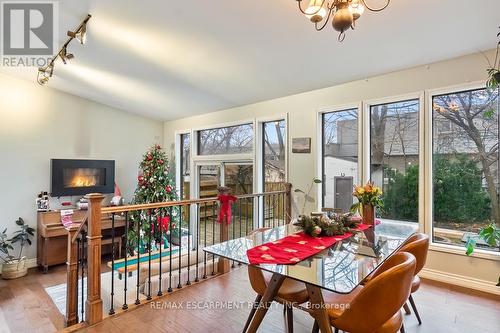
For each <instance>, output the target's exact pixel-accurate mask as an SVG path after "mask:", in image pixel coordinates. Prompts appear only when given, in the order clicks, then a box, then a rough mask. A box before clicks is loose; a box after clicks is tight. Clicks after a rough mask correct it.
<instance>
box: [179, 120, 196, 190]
mask: <svg viewBox="0 0 500 333" xmlns="http://www.w3.org/2000/svg"><path fill="white" fill-rule="evenodd" d="M185 134H189V149H190V152H191V154H190V155H191V156H192V155H193V154H192V149H193V133H192V131H191V130H190V129H184V130H177V131H175V157H176V163H175V185H176V186H175V189H176V191H177V196H178V197H179V198H181V188H180V187H181V180H182V161H181V159H182V158H183V155H184V154H183V153H182V136H183V135H185ZM177 157H179V158H178V159H177ZM192 168H193V164H192V158H190V160H189V170H190V172H191V173H192V170H193V169H192ZM190 176H191V175H190ZM189 192H190V193H192V180H191V181H190V183H189Z"/></svg>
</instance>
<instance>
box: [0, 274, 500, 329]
mask: <svg viewBox="0 0 500 333" xmlns="http://www.w3.org/2000/svg"><path fill="white" fill-rule="evenodd" d="M65 272H66V271H65V267H64V265H63V266H59V267H55V268H51V271H50V273H49V274H47V275H44V274H41V273H39V272H38V271H37V270H36V269H32V270H30V273H29V274H28V276H27V277H25V278H22V279H18V280H12V281H5V280H0V333H22V332H55V331H57V330H59V329H62V328H63V327H64V318H63V317H62V315H61V314H60V313H59V312H58V310H57V308H56V307H55V305H54V304H53V303H52V300H51V299H50V297H49V296H48V295H47V294H46V293H45V290H44V288H46V287H48V286H52V285H56V284H60V283H63V282H64V281H65V277H66V275H65ZM423 282H424V283H423V284H422V287H421V290H420V291H419V292H417V293H416V294H415V295H414V298H415V302H416V303H417V307H418V309H419V312H420V314H421V317H422V319H423V324H422V326H418V324H417V320H416V319H415V317H414V316H413V314H412V315H410V316H405V327H406V331H407V332H418V333H423V332H432V333H441V332H442V333H445V332H446V333H449V332H484V333H488V332H491V333H493V332H500V320H499V318H500V297H498V296H494V295H489V294H483V293H479V292H475V291H471V290H468V289H463V288H458V287H454V286H449V285H446V284H441V283H436V282H431V281H427V280H425V281H423ZM254 297H255V295H254V293H253V291H252V290H251V288H250V285H249V282H248V278H247V273H246V269H245V268H244V267H243V268H240V269H235V270H234V271H232V272H231V273H230V274H227V275H224V276H220V277H217V278H214V279H211V280H209V281H206V282H203V283H200V284H197V285H194V286H191V287H185V288H184V289H183V290H180V291H178V292H175V293H173V294H171V295H167V296H165V297H163V298H162V299H160V302H159V303H153V304H146V305H144V306H142V307H139V308H137V309H135V310H131V311H129V312H126V313H123V314H120V315H117V316H115V317H113V318H109V319H107V320H105V321H104V322H102V323H101V324H98V325H96V326H94V327H90V328H85V329H83V330H82V332H88V333H91V332H92V333H99V332H110V333H115V332H116V333H123V332H135V331H142V332H195V333H197V332H217V333H225V332H239V331H240V330H241V329H242V327H243V325H244V322H245V320H246V317H247V315H248V312H249V309H248V303H246V302H251V301H252V300H253V299H254ZM213 302H220V303H213ZM226 302H229V303H226ZM196 305H198V306H201V308H199V309H194V307H195V306H196ZM228 305H230V306H232V307H233V308H231V309H228V308H227V306H228ZM214 306H215V309H214V308H213V307H214ZM224 306H225V307H224ZM282 311H283V310H282V307H281V306H278V305H276V306H273V307H272V309H271V310H270V311H269V312H268V315H267V316H266V318H265V320H264V322H263V325H262V326H261V329H260V330H259V331H260V332H283V327H284V324H283V316H282ZM294 316H295V318H294V328H295V332H298V333H303V332H310V331H311V327H312V320H311V318H310V317H309V315H307V314H306V313H303V312H301V311H299V310H295V311H294ZM79 332H80V331H79Z"/></svg>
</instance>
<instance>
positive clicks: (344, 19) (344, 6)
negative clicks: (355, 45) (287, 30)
mask: <svg viewBox="0 0 500 333" xmlns="http://www.w3.org/2000/svg"><path fill="white" fill-rule="evenodd" d="M296 1H297V3H298V5H299V10H300V11H301V12H302V14H304V15H305V16H306V17H307V18H308V19H309V20H310V21H311V22H312V23H314V26H315V28H316V30H317V31H320V30H323V29H324V28H325V27H326V25H327V24H328V22H329V20H330V17H331V18H332V27H333V29H335V30H336V31H338V32H339V37H338V40H339V42H342V41H343V40H344V39H345V32H346V30H348V29H349V28H351V29H354V26H355V23H356V20H357V19H359V18H360V17H361V15H363V13H364V11H365V8H366V9H368V10H369V11H372V12H380V11H382V10H384V9H386V8H387V6H389V3H390V2H391V0H386V3H385V4H384V5H383V6H382V7H380V8H372V7H370V6H368V5H367V4H366V0H333V1H332V2H331V3H330V2H328V3H327V2H326V0H310V1H309V5H308V6H307V8H305V9H303V8H302V1H305V0H296Z"/></svg>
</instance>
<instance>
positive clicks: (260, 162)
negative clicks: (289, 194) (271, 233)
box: [253, 112, 290, 228]
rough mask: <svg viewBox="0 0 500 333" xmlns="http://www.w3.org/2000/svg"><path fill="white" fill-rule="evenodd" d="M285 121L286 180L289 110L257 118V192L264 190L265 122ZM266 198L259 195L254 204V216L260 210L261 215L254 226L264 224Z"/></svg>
mask: <svg viewBox="0 0 500 333" xmlns="http://www.w3.org/2000/svg"><path fill="white" fill-rule="evenodd" d="M280 120H284V121H285V180H286V181H288V174H289V173H288V158H289V155H290V154H289V151H288V147H289V140H290V135H289V129H288V112H286V113H282V114H276V115H271V116H266V117H259V118H256V119H255V128H254V129H255V132H254V133H255V141H254V142H255V146H254V148H255V156H254V177H255V178H254V179H255V180H256V181H254V189H255V191H254V192H255V193H263V192H264V181H263V179H264V140H263V135H264V128H263V125H264V123H268V122H272V121H280ZM263 199H264V198H263V197H259V199H257V201H258V202H257V204H256V205H254V211H253V216H256V215H257V214H258V213H259V212H260V213H259V216H258V218H257V219H254V228H259V227H262V226H264V220H263V217H264V215H263V214H264V200H263Z"/></svg>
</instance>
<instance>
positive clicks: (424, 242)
mask: <svg viewBox="0 0 500 333" xmlns="http://www.w3.org/2000/svg"><path fill="white" fill-rule="evenodd" d="M428 251H429V236H427V235H426V234H422V233H417V234H414V235H412V236H411V237H410V238H408V239H407V240H406V241H405V242H404V243H403V245H402V246H401V248H400V249H399V252H408V253H411V254H413V256H414V257H415V259H417V266H416V268H415V275H417V274H418V273H419V272H420V271H421V270H422V268H424V265H425V262H426V260H427V252H428Z"/></svg>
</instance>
